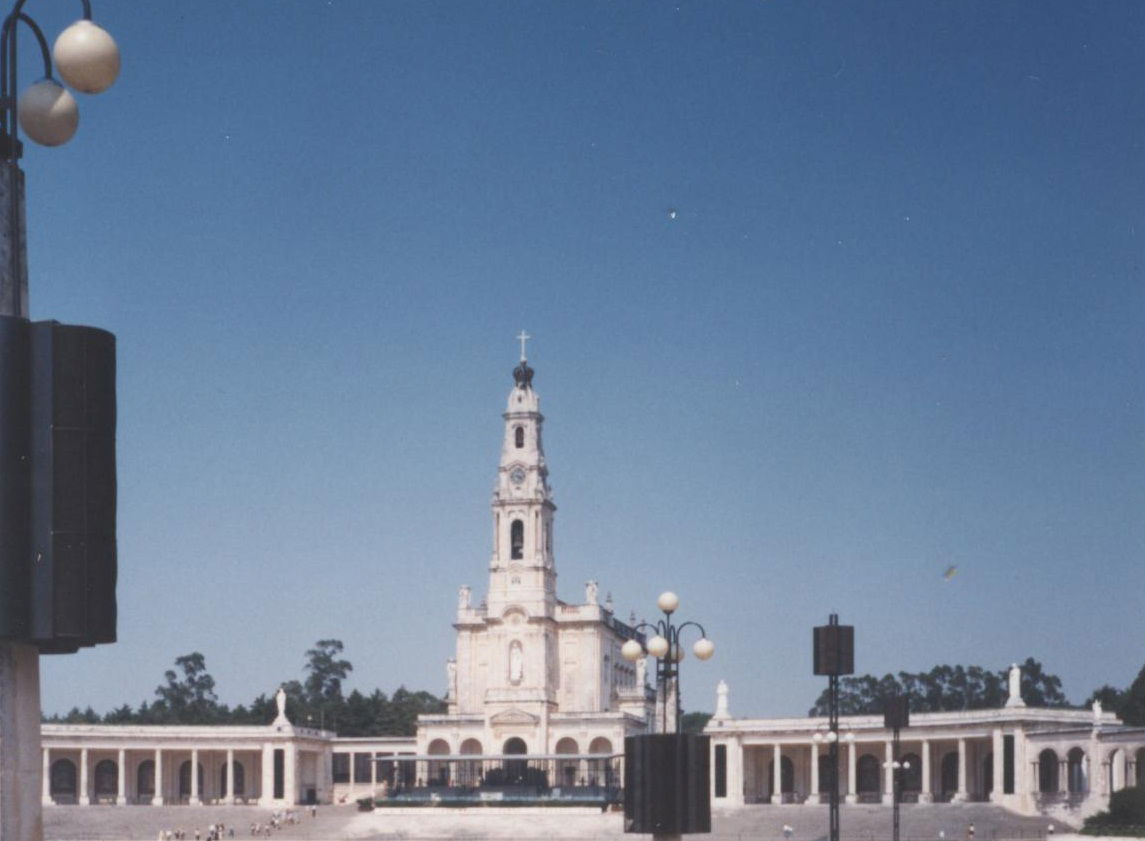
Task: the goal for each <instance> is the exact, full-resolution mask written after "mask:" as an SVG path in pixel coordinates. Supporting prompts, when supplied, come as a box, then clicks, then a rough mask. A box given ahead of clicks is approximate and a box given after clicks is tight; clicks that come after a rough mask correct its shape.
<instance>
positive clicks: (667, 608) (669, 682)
mask: <svg viewBox="0 0 1145 841" xmlns="http://www.w3.org/2000/svg"><path fill="white" fill-rule="evenodd" d="M656 605H657V606H658V607H659V608H660V609H661V610H662V611H664V618H663V619H658V620H657V621H656V623H655V624H650V623H648V622H641V623H640V624H639V625H637V626H636V628H635V630H636V631H642V630H645V629H647V630H650V631H653V632H654V633H655V635H654V636H653V637H652V638H651V639H649V640H648V643H647V648H645V646H643V645H641V644H640V642H639V640H635V639H630V640H628V642H626V643H624V645H623V646H621V649H620V654H621V656H622V657H624V659H625V660H628V661H629V662H631V663H635V662H636V661H637V660H639V659H640V658H641V657H647V656H648V655H649V654H651V655H652V656H653V657H655V658H656V686H657V689H658V690H659V695H660V701H661V706H662V709H663V718H662V719H661V732H663V733H668V732H673V733H679V732H680V728H681V723H680V719H681V706H680V663H681V662H682V661H683V659H684V649H683V648H682V647H681V644H680V634H681V632H683V630H684V629H685V628H689V627H692V628H696V629H697V630H698V631H699V632H700V638H699V639H698V640H696V642H695V643H694V644H693V645H692V653H693V654H695V655H696V657H697V658H698V659H700V660H707V659H708V658H710V657H711V656H712V655H713V654H714V653H715V651H716V646H715V643H713V642H712V641H711V640H710V639H708V635H707V633H706V632H705V631H704V627H703V625H701V624H700V623H699V622H683V623H681V624H679V625H673V624H672V614H673V613H675V612H676V609H677V608H678V607H679V606H680V598H679V596H677V595H676V594H675V593H673V592H670V591H669V592H664V593H661V594H660V597H659V598H658V599H657V600H656ZM670 694H671V695H674V696H675V697H674V701H673V703H672V705H671V709H672V713H673V720H672V722H671V725H669V719H668V710H669V700H668V696H669V695H670Z"/></svg>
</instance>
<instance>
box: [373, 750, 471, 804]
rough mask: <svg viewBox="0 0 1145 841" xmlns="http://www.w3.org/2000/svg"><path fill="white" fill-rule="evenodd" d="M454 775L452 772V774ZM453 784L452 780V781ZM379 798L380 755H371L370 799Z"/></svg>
mask: <svg viewBox="0 0 1145 841" xmlns="http://www.w3.org/2000/svg"><path fill="white" fill-rule="evenodd" d="M451 773H452V772H451ZM451 782H452V780H451ZM377 796H378V755H377V754H376V753H371V754H370V797H377Z"/></svg>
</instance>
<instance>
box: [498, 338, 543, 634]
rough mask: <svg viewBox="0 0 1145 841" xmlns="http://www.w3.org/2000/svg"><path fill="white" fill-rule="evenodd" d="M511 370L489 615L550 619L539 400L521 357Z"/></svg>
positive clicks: (522, 356) (541, 417) (531, 372)
mask: <svg viewBox="0 0 1145 841" xmlns="http://www.w3.org/2000/svg"><path fill="white" fill-rule="evenodd" d="M528 338H529V336H528V335H527V334H526V333H524V332H522V333H521V335H520V336H518V339H519V340H520V342H521V361H520V364H519V365H517V367H516V368H515V369H513V389H512V390H511V391H510V392H509V402H508V406H507V407H506V410H505V414H504V415H502V417H503V418H504V420H505V437H504V440H503V442H502V444H501V463H500V466H499V467H498V469H497V483H496V486H495V487H494V489H493V506H492V507H493V558H492V561H491V562H490V565H489V613H490V615H493V616H497V615H500V614H501V612H502V610H504V609H505V608H508V607H510V606H512V605H515V606H517V607H520V608H523V609H524V610H525V611H526V612H527V613H528V614H529V615H531V616H534V617H536V616H552V614H553V608H554V606H555V604H556V577H557V574H556V569H555V567H554V564H553V513H554V512H555V511H556V505H554V504H553V501H552V498H551V492H550V489H549V471H548V468H547V467H546V466H545V450H544V445H543V443H542V439H541V425H542V424H543V422H544V416H543V415H541V408H540V398H539V397H538V396H537V393H536V392H535V391H534V390H533V373H534V372H533V369H532V368H530V367H529V363H528V361H527V360H526V357H525V341H526V340H527V339H528Z"/></svg>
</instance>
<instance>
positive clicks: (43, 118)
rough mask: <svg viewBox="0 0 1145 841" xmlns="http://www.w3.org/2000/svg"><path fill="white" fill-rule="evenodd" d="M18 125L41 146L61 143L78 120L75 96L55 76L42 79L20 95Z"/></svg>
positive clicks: (70, 132)
mask: <svg viewBox="0 0 1145 841" xmlns="http://www.w3.org/2000/svg"><path fill="white" fill-rule="evenodd" d="M17 109H18V113H19V115H20V128H22V129H23V130H24V133H25V134H26V135H28V137H29V138H31V139H32V140H34V141H35V142H36V143H39V144H40V145H41V146H61V145H63V144H64V143H67V142H68V141H69V140H71V139H72V137H73V136H74V135H75V133H76V129H77V128H78V127H79V123H80V111H79V106H78V105H77V104H76V98H75V97H74V96H72V95H71V93H70V92H69V91H68V90H67V88H65V87H64V86H63V85H61V84H60V83H59V82H57V81H56V80H55V79H41V80H40V81H38V82H36V83H35V84H34V85H32V86H31V87H29V88H28V89H27V90H26V91H24V92H23V93H22V94H21V95H20V101H19V103H18V105H17Z"/></svg>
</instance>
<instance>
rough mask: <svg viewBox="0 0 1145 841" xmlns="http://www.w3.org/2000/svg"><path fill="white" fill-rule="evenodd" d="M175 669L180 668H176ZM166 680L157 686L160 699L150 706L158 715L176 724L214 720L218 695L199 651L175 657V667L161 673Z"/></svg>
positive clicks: (156, 692)
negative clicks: (163, 683)
mask: <svg viewBox="0 0 1145 841" xmlns="http://www.w3.org/2000/svg"><path fill="white" fill-rule="evenodd" d="M176 669H178V670H180V671H181V672H182V676H180V672H179V671H176ZM163 677H164V678H165V679H166V681H167V683H166V684H165V685H160V686H158V687H156V689H155V694H156V696H158V698H159V700H158V701H156V702H155V704H154V706H153V707H152V710H153V712H154V713H155V714H156V715H157V716H158V717H160V718H166V719H167V720H168V721H170V722H172V723H176V724H209V723H212V722H213V721H215V719H216V717H217V713H218V708H219V699H218V697H217V696H216V695H215V679H214V678H213V677H211V676H210V674H208V673H207V665H206V661H205V659H204V658H203V655H202V654H200V653H199V652H198V651H192V652H191V653H190V654H184V655H183V656H182V657H176V658H175V669H168V670H167V671H166V672H164V673H163Z"/></svg>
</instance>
